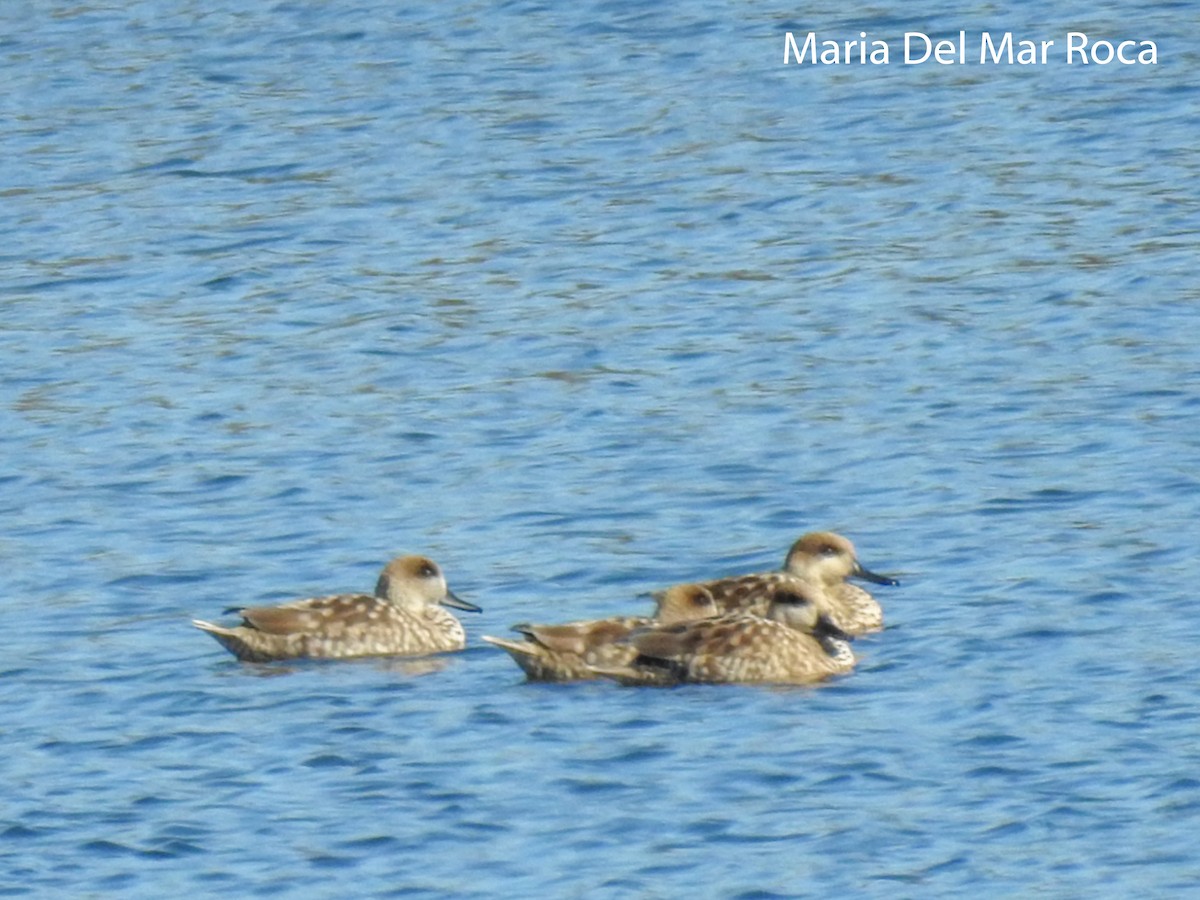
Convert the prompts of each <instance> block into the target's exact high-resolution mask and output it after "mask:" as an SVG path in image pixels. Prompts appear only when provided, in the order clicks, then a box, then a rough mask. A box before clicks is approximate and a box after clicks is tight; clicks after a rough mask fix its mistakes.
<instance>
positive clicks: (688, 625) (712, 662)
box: [593, 582, 855, 685]
mask: <svg viewBox="0 0 1200 900" xmlns="http://www.w3.org/2000/svg"><path fill="white" fill-rule="evenodd" d="M826 609H827V602H826V598H825V597H824V596H823V594H822V592H821V590H820V589H819V588H816V587H814V586H813V585H807V584H804V583H803V582H798V583H797V586H796V587H795V589H794V590H787V591H785V590H779V591H776V592H775V594H774V596H773V597H772V600H771V604H770V606H769V608H768V609H767V611H766V616H756V615H754V614H752V613H749V612H744V611H743V612H733V613H728V614H726V615H724V616H719V617H717V618H714V619H703V620H699V621H694V622H682V623H679V624H676V625H659V626H656V627H653V628H647V629H642V630H640V631H637V632H634V633H633V634H632V635H630V637H629V638H628V639H627V640H628V643H629V644H631V645H632V647H633V650H634V651H635V655H634V657H633V660H632V661H631V662H630V663H628V664H626V665H617V666H613V665H607V666H605V665H595V666H593V670H594V671H595V672H596V673H597V674H599V675H604V676H605V677H608V678H613V679H615V680H617V681H619V682H621V683H623V684H630V685H662V684H681V683H688V682H705V683H712V684H729V683H766V684H813V683H815V682H818V681H823V680H824V679H826V678H829V677H830V676H832V675H839V674H843V673H846V672H849V671H851V670H852V669H853V668H854V664H855V659H854V653H853V652H852V651H851V649H850V645H849V643H847V641H848V640H849V635H847V634H846V633H845V632H843V631H841V630H840V629H839V628H837V627H836V626H835V625H834V624H833V622H832V621H831V619H830V616H829V615H828V613H827V612H826Z"/></svg>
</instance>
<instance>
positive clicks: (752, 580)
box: [702, 531, 899, 635]
mask: <svg viewBox="0 0 1200 900" xmlns="http://www.w3.org/2000/svg"><path fill="white" fill-rule="evenodd" d="M847 578H862V579H865V580H867V581H873V582H875V583H876V584H888V585H894V584H898V583H899V582H897V581H896V580H895V579H894V578H889V577H887V576H885V575H876V574H875V573H874V572H871V571H869V570H867V569H865V568H863V566H862V564H861V563H859V561H858V556H857V554H856V553H855V550H854V545H853V544H852V543H851V542H850V541H849V539H847V538H845V537H842V535H840V534H834V533H833V532H831V531H817V532H812V533H810V534H806V535H804V536H803V537H801V538H800V539H799V540H797V541H796V542H795V543H794V544H792V546H791V549H790V550H788V554H787V557H786V559H785V560H784V565H783V571H779V572H759V573H755V574H753V575H737V576H732V577H729V578H719V579H716V580H714V581H705V582H702V583H703V584H704V586H705V587H706V588H708V590H709V591H710V592H711V593H712V595H713V599H714V600H715V601H716V603H717V606H718V607H720V608H721V609H722V610H725V611H727V612H738V611H745V612H750V613H753V614H755V615H758V616H763V615H765V614H766V611H767V608H768V606H769V605H770V603H771V598H772V596H773V594H774V592H775V591H776V590H778V589H780V588H782V589H784V590H792V589H795V587H796V586H797V585H799V584H801V583H803V582H811V583H813V584H816V585H818V586H820V587H821V588H822V589H824V591H825V594H826V595H827V596H828V598H829V603H830V609H829V618H830V620H831V621H832V622H833V624H834V625H836V626H837V627H838V628H840V629H841V630H842V631H845V632H846V633H847V634H854V635H857V634H866V633H867V632H871V631H878V630H879V629H880V628H882V627H883V609H882V608H881V607H880V606H879V603H878V602H877V601H876V600H875V598H874V597H872V596H871V595H870V594H869V593H867V592H866V591H865V590H863V589H862V588H861V587H859V586H858V585H855V584H850V583H849V582H847V581H846V579H847Z"/></svg>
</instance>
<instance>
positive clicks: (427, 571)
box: [420, 563, 437, 578]
mask: <svg viewBox="0 0 1200 900" xmlns="http://www.w3.org/2000/svg"><path fill="white" fill-rule="evenodd" d="M420 575H421V577H422V578H433V577H434V576H435V575H437V569H435V568H434V567H433V566H431V565H430V564H429V563H422V564H421V571H420Z"/></svg>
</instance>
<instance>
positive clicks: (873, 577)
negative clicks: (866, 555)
mask: <svg viewBox="0 0 1200 900" xmlns="http://www.w3.org/2000/svg"><path fill="white" fill-rule="evenodd" d="M850 576H851V577H852V578H861V579H863V580H864V581H871V582H874V583H875V584H887V585H891V586H892V587H895V586H896V585H898V584H899V583H900V581H899V580H898V579H896V578H892V577H890V576H888V575H877V574H876V573H874V572H872V571H871V570H870V569H865V568H863V564H862V563H860V562H859V561H858V560H855V561H854V571H853V572H851V573H850Z"/></svg>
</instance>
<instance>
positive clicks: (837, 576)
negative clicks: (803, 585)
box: [783, 531, 897, 585]
mask: <svg viewBox="0 0 1200 900" xmlns="http://www.w3.org/2000/svg"><path fill="white" fill-rule="evenodd" d="M783 567H784V569H786V570H787V571H788V572H790V573H791V574H793V575H799V576H800V577H801V578H807V579H809V580H811V581H816V582H818V583H820V584H826V585H829V584H840V583H841V582H843V581H845V580H846V579H847V578H850V577H852V576H853V577H855V578H863V579H865V580H867V581H873V582H875V583H876V584H896V583H897V582H896V580H895V579H894V578H889V577H887V576H885V575H876V574H875V573H874V572H871V571H868V570H867V569H865V568H863V566H862V564H861V563H860V562H859V561H858V555H857V554H856V553H855V551H854V545H853V544H852V543H850V540H849V538H845V537H842V536H841V535H840V534H835V533H834V532H832V531H814V532H811V533H809V534H806V535H804V536H803V537H801V538H800V539H799V540H798V541H796V543H794V544H792V548H791V549H790V550H789V551H788V555H787V559H786V560H784V564H783Z"/></svg>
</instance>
